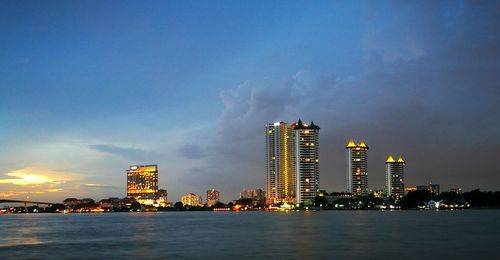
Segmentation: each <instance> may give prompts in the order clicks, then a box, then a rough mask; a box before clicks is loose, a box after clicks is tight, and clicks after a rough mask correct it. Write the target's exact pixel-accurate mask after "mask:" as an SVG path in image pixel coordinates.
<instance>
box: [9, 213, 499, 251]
mask: <svg viewBox="0 0 500 260" xmlns="http://www.w3.org/2000/svg"><path fill="white" fill-rule="evenodd" d="M498 219H500V210H465V211H439V212H436V211H393V212H389V211H385V212H381V211H322V212H288V213H273V212H240V213H232V212H158V213H111V214H24V215H23V214H20V215H2V216H0V258H1V259H4V258H7V259H11V258H15V259H19V258H26V259H33V258H40V259H41V258H47V257H48V258H81V259H87V258H99V259H109V258H123V257H127V258H131V257H136V258H140V259H144V258H148V259H151V258H198V259H201V258H212V259H213V258H218V259H221V258H222V259H229V258H254V259H262V258H271V257H274V258H279V259H283V258H286V259H290V258H291V259H300V258H306V259H331V258H336V259H339V258H340V259H347V258H349V259H352V258H357V259H371V258H374V257H376V258H381V257H384V258H388V259H396V258H402V257H404V258H412V259H415V258H423V257H429V258H431V259H435V258H448V259H449V258H453V259H457V258H472V257H475V258H477V257H493V258H496V256H497V255H496V253H495V252H494V248H496V246H497V245H498V244H500V237H499V236H498V233H499V232H500V223H499V222H498Z"/></svg>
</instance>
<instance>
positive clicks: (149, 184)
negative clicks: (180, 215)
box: [127, 164, 167, 207]
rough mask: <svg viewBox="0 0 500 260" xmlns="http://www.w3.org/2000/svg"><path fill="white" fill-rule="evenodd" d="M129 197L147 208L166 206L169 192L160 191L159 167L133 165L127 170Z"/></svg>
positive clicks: (154, 165)
mask: <svg viewBox="0 0 500 260" xmlns="http://www.w3.org/2000/svg"><path fill="white" fill-rule="evenodd" d="M127 197H128V198H134V199H135V200H136V201H137V202H139V203H140V204H143V205H147V206H155V207H159V206H166V204H167V191H166V190H159V189H158V165H156V164H153V165H132V166H130V168H129V169H128V170H127Z"/></svg>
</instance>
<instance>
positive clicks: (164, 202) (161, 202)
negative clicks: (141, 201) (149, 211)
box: [156, 189, 169, 207]
mask: <svg viewBox="0 0 500 260" xmlns="http://www.w3.org/2000/svg"><path fill="white" fill-rule="evenodd" d="M156 203H157V204H158V206H160V207H167V206H168V205H169V204H168V192H167V190H164V189H159V190H158V198H157V201H156Z"/></svg>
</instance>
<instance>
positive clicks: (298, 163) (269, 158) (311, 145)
mask: <svg viewBox="0 0 500 260" xmlns="http://www.w3.org/2000/svg"><path fill="white" fill-rule="evenodd" d="M319 129H320V128H319V126H317V125H315V124H314V123H313V122H311V124H310V125H307V124H305V123H303V122H302V120H300V119H299V120H298V121H297V122H296V123H293V124H292V125H291V126H289V125H288V124H287V123H285V122H276V123H272V124H267V125H266V166H267V167H266V169H267V193H266V195H267V197H266V202H267V204H276V203H279V202H282V203H285V202H286V203H289V204H290V203H312V200H313V199H314V197H316V195H317V194H318V192H319Z"/></svg>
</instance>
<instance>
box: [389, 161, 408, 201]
mask: <svg viewBox="0 0 500 260" xmlns="http://www.w3.org/2000/svg"><path fill="white" fill-rule="evenodd" d="M405 165H406V162H405V160H404V159H403V157H399V158H398V159H397V160H395V159H394V157H392V155H389V157H388V158H387V160H386V161H385V189H386V193H387V196H388V197H393V198H395V199H400V198H401V197H403V196H404V193H405V184H404V180H405V178H404V173H405Z"/></svg>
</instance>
